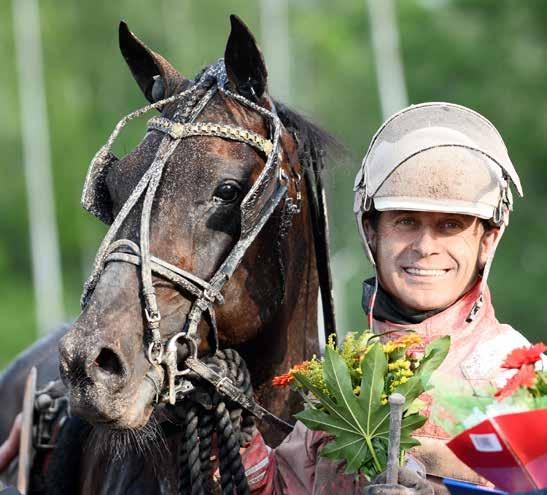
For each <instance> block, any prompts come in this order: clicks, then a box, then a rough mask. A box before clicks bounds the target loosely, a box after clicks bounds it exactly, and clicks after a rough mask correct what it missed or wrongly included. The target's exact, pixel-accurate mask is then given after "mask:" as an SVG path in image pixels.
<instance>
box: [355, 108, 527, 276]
mask: <svg viewBox="0 0 547 495" xmlns="http://www.w3.org/2000/svg"><path fill="white" fill-rule="evenodd" d="M511 183H512V184H513V185H514V187H515V188H516V190H517V192H518V194H519V195H520V196H522V194H523V193H522V186H521V183H520V179H519V177H518V175H517V173H516V171H515V168H514V166H513V164H512V163H511V160H510V158H509V155H508V153H507V148H506V147H505V143H504V142H503V139H502V138H501V136H500V134H499V132H498V131H497V130H496V128H495V127H494V126H493V125H492V123H491V122H490V121H488V120H487V119H486V118H484V117H483V116H482V115H480V114H478V113H477V112H475V111H473V110H470V109H469V108H466V107H463V106H461V105H454V104H452V103H442V102H439V103H423V104H420V105H412V106H410V107H408V108H405V109H404V110H401V111H400V112H398V113H396V114H395V115H393V116H392V117H391V118H389V119H388V120H387V121H386V122H385V123H384V124H383V125H382V127H380V129H379V130H378V132H377V133H376V134H375V135H374V137H373V138H372V142H371V143H370V146H369V148H368V151H367V153H366V155H365V157H364V159H363V162H362V164H361V168H360V169H359V172H358V173H357V177H356V178H355V186H354V191H355V202H354V208H353V209H354V213H355V215H356V220H357V225H358V228H359V232H360V234H361V238H362V240H363V244H364V247H365V250H366V252H367V255H368V257H369V258H370V260H371V262H372V263H373V265H375V261H374V257H373V255H372V253H371V251H370V248H369V245H368V240H367V238H366V234H365V231H364V228H363V217H364V216H365V215H366V214H367V213H368V212H370V211H372V210H373V209H375V210H378V211H386V210H411V211H432V212H446V213H459V214H465V215H473V216H476V217H479V218H482V219H485V220H489V221H490V222H491V223H492V224H493V225H496V226H498V227H500V228H501V229H502V230H503V229H504V227H505V226H507V224H508V222H509V212H510V211H511V210H512V206H513V198H512V195H511V190H510V184H511ZM500 234H501V233H500ZM499 238H501V235H500V236H499V237H498V241H499ZM490 264H491V260H489V263H487V266H486V267H485V270H484V274H483V282H484V283H486V277H487V275H488V271H489V269H490Z"/></svg>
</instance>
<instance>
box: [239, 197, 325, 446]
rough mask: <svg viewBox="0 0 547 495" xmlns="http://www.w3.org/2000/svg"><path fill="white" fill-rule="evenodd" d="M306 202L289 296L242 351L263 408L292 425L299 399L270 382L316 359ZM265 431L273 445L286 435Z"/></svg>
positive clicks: (292, 245) (296, 233)
mask: <svg viewBox="0 0 547 495" xmlns="http://www.w3.org/2000/svg"><path fill="white" fill-rule="evenodd" d="M309 218H310V216H309V211H308V208H307V201H306V198H304V201H303V208H302V211H301V213H300V215H298V216H297V217H295V219H294V222H293V225H292V227H291V229H290V231H289V235H288V238H287V239H286V241H285V243H284V244H285V245H284V247H283V251H284V252H283V258H284V264H285V295H284V302H283V305H282V307H281V309H280V311H279V312H278V314H277V315H276V317H275V318H274V319H273V321H271V322H270V323H269V324H268V325H267V326H265V328H263V329H261V331H260V333H259V337H258V338H257V339H256V340H255V341H254V342H253V343H252V344H251V346H249V347H248V348H247V349H246V350H245V351H243V352H242V354H243V356H244V358H245V359H246V362H247V365H248V367H249V371H250V373H251V377H252V378H253V385H254V386H255V393H256V396H257V399H258V401H259V403H260V404H261V405H262V406H263V407H265V408H266V409H268V410H269V411H270V412H272V413H273V414H275V415H276V416H280V417H282V418H284V419H285V420H289V421H293V420H294V418H292V415H293V414H294V413H296V412H298V411H299V410H300V409H301V408H302V404H301V401H300V399H299V398H298V397H297V396H296V394H294V393H292V394H291V392H290V390H289V389H288V387H285V388H274V387H273V386H272V378H273V377H274V376H276V375H280V374H283V373H286V372H287V371H288V370H289V368H290V367H291V366H294V365H295V364H297V363H300V362H302V361H304V360H306V359H310V358H311V357H312V356H313V355H314V354H318V352H319V345H318V334H317V296H318V287H319V282H318V276H317V268H316V262H315V252H314V245H313V232H312V226H311V223H310V221H309ZM260 429H261V431H262V433H263V435H264V437H265V439H266V441H267V443H269V444H271V445H272V446H275V445H277V444H278V443H279V442H280V441H281V440H282V439H283V437H284V435H285V434H284V433H282V432H280V431H276V429H275V428H272V427H269V426H268V425H266V424H264V422H263V425H262V426H261V428H260Z"/></svg>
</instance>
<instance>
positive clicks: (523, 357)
mask: <svg viewBox="0 0 547 495" xmlns="http://www.w3.org/2000/svg"><path fill="white" fill-rule="evenodd" d="M545 351H547V345H545V344H544V343H543V342H540V343H539V344H535V345H532V346H530V347H519V348H518V349H514V350H513V351H511V352H510V353H509V355H508V356H507V357H506V358H505V361H504V362H503V364H502V365H501V367H502V368H513V369H518V368H520V367H521V366H524V365H526V364H534V363H535V362H537V361H539V360H540V359H541V355H542V354H543V353H544V352H545Z"/></svg>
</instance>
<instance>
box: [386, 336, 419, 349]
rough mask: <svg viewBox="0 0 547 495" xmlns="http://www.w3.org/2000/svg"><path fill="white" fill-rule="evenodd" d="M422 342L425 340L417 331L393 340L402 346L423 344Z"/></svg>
mask: <svg viewBox="0 0 547 495" xmlns="http://www.w3.org/2000/svg"><path fill="white" fill-rule="evenodd" d="M422 342H423V339H422V337H420V335H418V334H416V333H411V334H408V335H403V336H401V337H399V338H398V339H397V340H394V341H393V343H394V344H395V345H398V346H401V347H411V346H413V345H417V344H421V343H422Z"/></svg>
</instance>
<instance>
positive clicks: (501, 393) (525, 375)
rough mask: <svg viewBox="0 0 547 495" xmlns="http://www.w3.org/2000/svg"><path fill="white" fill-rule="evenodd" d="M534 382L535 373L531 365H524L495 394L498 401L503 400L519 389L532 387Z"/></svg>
mask: <svg viewBox="0 0 547 495" xmlns="http://www.w3.org/2000/svg"><path fill="white" fill-rule="evenodd" d="M535 381H536V372H535V370H534V365H533V364H525V365H524V366H522V368H520V370H518V372H517V374H516V375H515V376H513V377H512V378H511V379H509V381H508V382H507V383H506V384H505V387H503V388H500V389H499V390H498V391H497V392H496V397H497V398H498V400H501V399H504V398H505V397H509V396H510V395H513V394H514V393H515V392H516V391H517V390H518V389H519V388H521V387H533V386H534V384H535Z"/></svg>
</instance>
